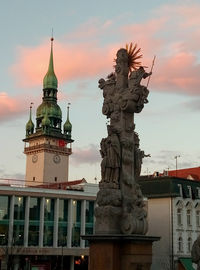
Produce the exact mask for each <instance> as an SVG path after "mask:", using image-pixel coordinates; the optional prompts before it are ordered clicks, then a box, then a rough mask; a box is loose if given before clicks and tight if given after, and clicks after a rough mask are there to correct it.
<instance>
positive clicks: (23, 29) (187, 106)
mask: <svg viewBox="0 0 200 270" xmlns="http://www.w3.org/2000/svg"><path fill="white" fill-rule="evenodd" d="M199 14H200V2H199V1H192V0H191V1H189V0H188V1H184V0H181V1H175V0H173V1H172V0H171V1H170V0H168V1H164V0H162V1H161V0H152V1H144V0H141V1H135V0H127V1H116V0H115V1H113V0H110V1H104V0H102V1H94V0H93V1H91V0H85V1H82V0H79V1H78V0H74V1H66V0H59V1H52V0H51V1H50V0H43V1H41V0H34V1H27V0H18V1H11V0H7V1H1V8H0V33H1V45H0V48H1V49H0V78H1V80H0V81H1V83H0V132H1V140H0V178H14V179H24V177H25V176H24V175H25V163H26V157H25V155H24V154H23V148H24V144H23V142H22V139H23V138H24V137H25V125H26V122H27V121H28V118H29V105H30V103H31V102H33V103H34V105H33V114H34V117H33V119H34V123H35V113H36V108H37V106H38V105H39V104H40V103H41V97H42V80H43V77H44V75H45V73H46V71H47V68H48V61H49V53H50V37H51V31H52V30H51V29H52V27H53V31H54V39H55V40H54V68H55V73H56V75H57V78H58V82H59V88H58V89H59V100H58V103H59V105H60V107H61V109H62V111H63V123H64V122H65V120H66V106H67V103H68V102H70V103H71V108H70V120H71V123H72V125H73V131H72V137H73V139H74V140H75V141H74V143H73V155H72V156H71V159H70V176H69V179H70V180H75V179H80V178H83V177H84V178H85V179H86V180H88V181H90V182H91V181H94V178H95V177H97V179H98V180H100V165H99V164H100V156H99V142H100V140H101V138H102V137H106V136H107V135H106V121H107V119H106V117H105V116H103V115H102V114H101V107H102V102H103V98H102V92H101V90H100V89H99V88H98V80H99V79H100V78H102V77H103V78H105V77H106V76H107V75H108V74H109V73H111V72H112V71H113V60H114V58H115V54H116V52H117V50H118V49H119V48H121V47H124V46H125V44H126V43H130V42H134V43H137V44H138V46H139V47H141V48H142V53H143V59H142V63H143V65H144V66H148V69H147V71H149V70H150V67H151V63H152V59H153V57H154V55H156V61H155V66H154V70H153V76H152V78H151V80H150V84H149V90H150V95H149V103H148V104H146V105H145V108H144V110H143V111H142V112H141V113H140V114H138V115H136V116H135V123H136V131H137V132H138V133H139V136H140V143H141V149H142V150H144V151H145V153H146V154H151V158H146V159H145V160H144V162H143V168H142V173H143V174H147V172H150V173H153V172H154V171H163V170H167V169H168V168H169V169H175V164H176V163H175V159H174V157H175V156H176V155H180V158H179V159H178V168H187V167H196V166H200V162H199V160H200V143H199V138H200V135H199V134H200V126H199V122H200V120H199V119H200V16H199ZM143 83H144V84H146V82H145V81H144V82H143Z"/></svg>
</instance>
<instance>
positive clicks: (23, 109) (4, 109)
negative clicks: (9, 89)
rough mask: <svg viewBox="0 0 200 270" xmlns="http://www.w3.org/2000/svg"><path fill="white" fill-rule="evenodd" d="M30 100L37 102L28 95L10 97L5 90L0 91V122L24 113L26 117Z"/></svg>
mask: <svg viewBox="0 0 200 270" xmlns="http://www.w3.org/2000/svg"><path fill="white" fill-rule="evenodd" d="M31 102H34V103H37V99H36V98H33V97H28V96H26V97H24V96H14V97H11V96H9V95H8V94H7V93H6V92H0V122H2V121H5V120H7V119H12V118H13V119H14V118H16V117H17V116H18V115H23V114H25V113H26V114H27V117H28V115H29V105H30V103H31Z"/></svg>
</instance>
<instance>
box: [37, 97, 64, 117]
mask: <svg viewBox="0 0 200 270" xmlns="http://www.w3.org/2000/svg"><path fill="white" fill-rule="evenodd" d="M46 114H47V115H48V117H52V118H58V119H60V120H62V111H61V109H60V107H59V106H58V104H57V103H52V102H48V101H47V102H43V103H42V104H40V105H39V107H38V108H37V112H36V118H43V117H44V116H45V115H46Z"/></svg>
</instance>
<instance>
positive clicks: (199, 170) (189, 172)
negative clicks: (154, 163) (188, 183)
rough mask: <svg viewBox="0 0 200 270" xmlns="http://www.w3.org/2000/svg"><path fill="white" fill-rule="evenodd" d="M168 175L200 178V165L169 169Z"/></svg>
mask: <svg viewBox="0 0 200 270" xmlns="http://www.w3.org/2000/svg"><path fill="white" fill-rule="evenodd" d="M168 176H175V177H180V178H186V179H191V178H192V179H194V180H200V167H195V168H187V169H179V170H177V171H176V170H172V171H168Z"/></svg>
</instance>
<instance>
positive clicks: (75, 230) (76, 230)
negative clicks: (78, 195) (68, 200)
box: [72, 200, 81, 247]
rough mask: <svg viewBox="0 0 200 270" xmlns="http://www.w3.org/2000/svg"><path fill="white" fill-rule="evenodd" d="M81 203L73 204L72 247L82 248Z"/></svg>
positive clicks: (75, 202)
mask: <svg viewBox="0 0 200 270" xmlns="http://www.w3.org/2000/svg"><path fill="white" fill-rule="evenodd" d="M80 232H81V201H76V200H73V202H72V247H78V246H80Z"/></svg>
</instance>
